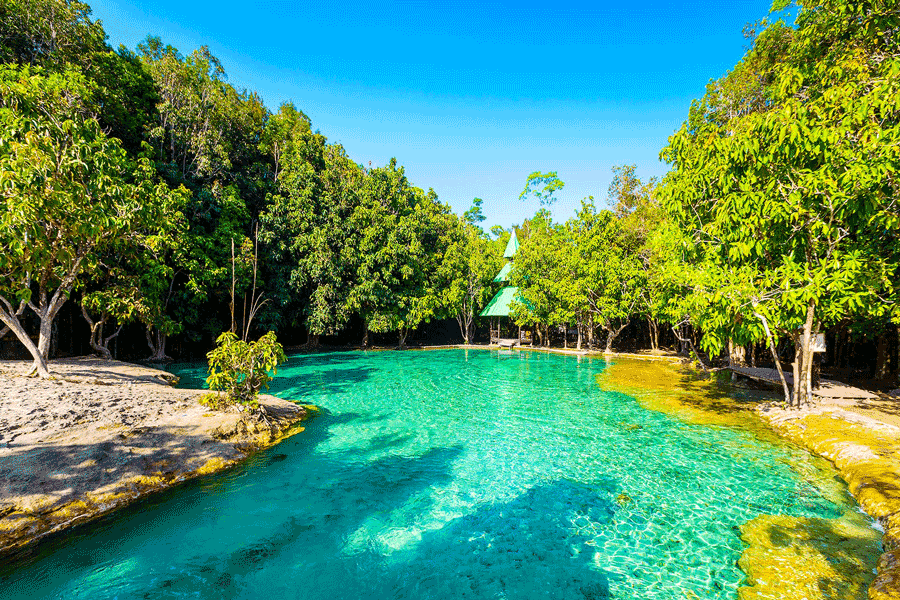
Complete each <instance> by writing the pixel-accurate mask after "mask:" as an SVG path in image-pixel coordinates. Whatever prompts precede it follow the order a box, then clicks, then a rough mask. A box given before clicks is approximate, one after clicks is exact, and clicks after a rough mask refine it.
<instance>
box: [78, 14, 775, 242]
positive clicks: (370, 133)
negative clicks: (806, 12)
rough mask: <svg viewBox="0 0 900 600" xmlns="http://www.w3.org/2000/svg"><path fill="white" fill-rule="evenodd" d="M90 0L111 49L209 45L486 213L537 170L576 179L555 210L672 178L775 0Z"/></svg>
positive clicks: (252, 82)
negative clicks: (710, 94)
mask: <svg viewBox="0 0 900 600" xmlns="http://www.w3.org/2000/svg"><path fill="white" fill-rule="evenodd" d="M88 2H89V3H90V4H91V6H92V7H93V9H94V16H95V17H96V18H99V19H101V20H102V21H103V25H104V27H105V29H106V31H107V33H108V34H109V41H110V43H111V44H113V45H114V46H118V45H119V44H125V45H126V46H128V47H130V48H134V47H135V46H136V45H137V43H138V42H140V41H141V40H142V39H143V38H145V37H146V36H147V34H153V35H159V36H161V37H162V38H163V41H165V42H166V43H169V44H172V45H173V46H175V47H177V48H178V49H179V50H180V51H181V52H182V53H184V54H187V53H189V52H190V51H191V50H193V49H194V48H196V47H198V46H200V45H204V44H205V45H208V46H209V47H210V49H211V50H212V52H213V54H215V55H216V56H218V57H219V59H220V60H221V61H222V63H223V65H224V67H225V69H226V71H227V73H228V76H229V81H230V82H231V83H232V84H233V85H234V86H235V87H238V88H248V89H252V90H256V91H257V92H259V93H260V94H261V95H262V97H263V99H264V100H265V102H266V104H267V105H268V106H269V108H270V109H273V110H274V109H277V107H278V105H279V104H280V103H281V102H283V101H285V100H292V101H293V102H294V103H295V104H296V105H297V107H298V108H300V109H301V110H303V111H304V112H305V113H306V114H308V115H309V116H310V118H311V119H312V121H313V127H314V128H316V129H319V130H320V131H321V132H322V133H323V134H325V135H326V136H327V137H328V139H329V140H331V141H334V142H340V143H341V144H343V145H344V147H345V148H346V149H347V152H348V153H349V155H350V156H351V157H352V158H353V159H354V160H355V161H356V162H359V163H362V164H368V163H369V162H370V161H371V163H372V164H373V165H382V164H385V163H386V162H387V161H388V160H389V159H390V158H391V157H392V156H395V157H397V159H398V161H399V162H400V164H402V165H404V166H405V167H406V173H407V176H408V177H409V179H410V181H411V182H412V183H413V184H414V185H416V186H418V187H421V188H424V189H428V188H429V187H431V188H434V190H435V191H436V192H437V193H438V195H439V197H440V198H441V199H442V200H444V201H445V202H448V203H449V204H450V205H451V206H452V207H453V209H454V210H455V211H456V212H460V213H461V212H462V211H464V210H465V209H466V208H468V207H469V206H470V204H471V201H472V198H474V197H476V196H478V197H481V198H483V199H484V212H485V214H486V216H487V221H486V223H485V225H488V226H490V225H493V224H500V225H503V226H509V225H510V224H512V223H514V222H516V223H518V222H521V221H522V219H523V218H525V217H527V216H529V215H531V214H533V212H534V210H535V208H536V204H535V203H533V202H531V203H523V202H521V201H519V200H518V195H519V192H521V190H522V188H523V186H524V183H525V178H526V177H527V176H528V174H529V173H531V172H532V171H536V170H541V171H548V170H555V171H558V173H559V176H560V178H561V179H562V180H563V181H565V182H566V187H565V189H564V190H563V192H562V193H561V194H560V196H559V198H560V200H559V202H558V203H557V205H556V207H555V208H554V211H553V212H554V216H555V217H556V218H557V219H560V220H564V219H566V218H568V217H569V216H571V215H572V214H573V210H574V208H575V207H576V206H577V205H578V202H579V200H580V199H581V198H583V197H585V196H588V195H593V196H594V197H595V198H597V199H598V200H601V201H605V199H606V190H607V187H608V186H609V182H610V180H611V178H612V176H611V173H610V169H611V167H612V166H613V165H617V164H627V163H636V164H637V166H638V173H639V175H641V176H642V177H649V176H653V175H656V176H660V175H662V174H663V173H665V171H666V165H664V164H662V163H660V162H659V158H658V156H659V150H660V149H661V148H662V147H663V146H664V145H665V143H666V139H667V138H668V136H669V135H670V134H671V133H672V132H673V131H675V130H676V129H677V128H678V127H679V126H680V124H681V123H682V122H683V121H684V120H685V118H686V117H687V111H688V107H689V105H690V102H691V100H692V99H694V98H699V97H701V96H702V95H703V92H704V86H705V85H706V83H707V82H708V81H709V80H710V79H712V78H717V77H719V76H721V75H723V74H724V73H725V72H726V71H727V70H728V69H730V68H731V67H732V66H734V64H735V63H736V62H737V61H738V60H740V58H741V56H742V55H743V53H744V51H745V46H746V44H747V40H745V39H744V38H743V36H742V29H743V26H744V24H746V23H748V22H751V21H756V20H758V19H760V18H762V17H765V16H766V14H767V12H768V9H769V6H770V5H771V0H718V1H715V2H714V1H707V2H700V1H677V0H675V1H672V2H659V1H654V0H647V1H645V2H643V3H640V4H636V5H630V3H628V2H615V3H604V2H594V3H586V4H577V3H565V2H548V3H543V4H540V5H531V4H527V3H523V2H509V3H496V2H483V1H477V2H476V1H474V0H468V1H462V2H454V1H452V0H451V1H445V2H425V1H422V0H415V1H405V2H396V3H382V2H376V1H368V2H356V1H355V0H351V1H342V2H328V1H324V0H287V1H285V0H268V1H262V0H261V1H258V2H241V3H230V2H205V1H200V0H180V1H177V2H169V1H162V0H155V1H154V0H149V1H145V2H137V1H134V0H131V1H117V2H116V1H110V0H93V1H91V0H88Z"/></svg>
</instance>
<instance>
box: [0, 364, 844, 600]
mask: <svg viewBox="0 0 900 600" xmlns="http://www.w3.org/2000/svg"><path fill="white" fill-rule="evenodd" d="M605 367H606V363H605V362H604V361H603V360H600V359H579V358H576V357H571V356H559V355H552V354H542V353H530V352H521V353H520V352H515V353H497V352H491V351H484V350H472V351H465V350H441V351H428V352H412V351H411V352H403V353H400V352H369V353H363V352H346V353H332V354H320V355H301V356H295V357H292V358H291V359H290V362H289V363H288V364H287V365H285V367H284V368H283V369H282V370H280V371H279V376H278V378H277V379H276V380H275V382H273V387H272V391H273V392H274V393H276V394H277V395H280V396H283V397H285V398H290V399H295V400H299V401H301V402H304V403H314V404H317V405H319V406H321V407H323V408H324V411H323V414H321V415H320V416H318V417H316V418H315V419H313V420H312V421H310V422H309V424H308V428H307V430H306V431H305V432H303V433H300V434H298V435H296V436H294V437H292V438H290V439H288V440H286V441H285V442H283V443H281V444H280V445H278V446H277V447H275V448H273V449H271V450H269V451H267V452H262V453H260V454H258V455H256V456H255V457H253V458H252V459H251V460H250V461H248V462H247V463H245V464H244V465H242V466H240V467H238V468H235V469H232V470H230V471H228V472H226V473H223V474H220V475H216V476H211V477H207V478H203V479H202V480H201V481H195V482H191V483H188V484H185V485H183V486H180V487H179V488H177V489H175V490H170V491H168V492H165V493H162V494H159V495H157V496H154V497H153V498H151V499H150V500H148V501H145V502H142V503H141V504H140V505H137V506H133V507H130V508H127V509H125V510H124V511H121V512H119V513H117V514H115V515H113V516H111V517H108V518H106V519H104V520H101V521H98V522H94V523H93V524H89V525H88V526H85V527H82V528H79V529H76V530H74V531H72V532H70V533H68V534H67V535H65V536H61V537H60V538H59V539H57V540H53V541H51V542H48V543H45V544H43V545H41V546H39V547H38V549H37V552H36V555H35V556H33V557H31V558H30V559H28V560H27V561H25V562H19V563H18V564H15V565H6V566H5V567H0V598H2V599H13V598H16V599H18V598H29V599H31V598H65V599H78V598H85V599H87V598H90V599H102V598H119V599H123V600H124V599H126V598H128V599H130V598H141V599H145V598H149V599H154V598H246V599H255V598H264V599H266V600H275V599H280V598H298V599H299V598H302V599H310V600H315V599H319V598H322V599H326V598H327V599H335V598H347V599H350V598H354V599H355V598H367V599H372V600H375V599H382V598H385V599H387V598H392V599H393V598H395V599H406V598H410V599H412V598H416V599H419V598H435V599H457V598H467V599H468V598H472V599H475V598H478V599H481V598H485V599H487V598H518V599H530V598H554V599H570V598H571V599H577V600H585V599H601V598H629V599H630V598H634V599H656V598H700V599H706V598H736V596H737V594H736V589H737V587H738V585H740V583H741V581H742V579H743V574H742V573H741V571H740V570H739V569H738V568H737V566H736V561H737V559H738V557H739V556H740V553H741V550H742V543H741V541H740V539H739V537H738V536H739V533H738V527H739V526H740V525H741V524H742V523H744V522H745V521H747V520H749V519H752V518H754V517H756V516H757V515H759V514H771V513H776V514H778V513H780V514H790V515H808V516H824V517H836V516H839V515H840V514H841V512H842V511H843V510H844V509H846V508H847V507H846V506H837V505H834V504H832V503H830V502H829V501H827V500H825V499H824V498H822V497H821V495H820V493H819V492H818V491H817V488H816V487H815V486H813V485H812V484H811V483H809V482H807V481H805V480H804V479H803V478H802V477H801V476H800V475H799V473H801V472H803V471H804V470H808V469H804V468H803V466H804V465H803V463H809V462H810V461H812V460H813V459H812V458H811V457H810V456H809V455H808V454H805V453H803V452H801V451H799V450H795V449H792V448H790V447H787V446H775V445H771V444H768V443H765V442H762V441H759V440H757V439H756V438H755V437H753V436H752V435H751V434H750V433H748V432H743V431H739V430H735V429H728V428H714V427H704V426H698V425H689V424H685V423H683V422H680V421H678V420H675V419H674V418H671V417H669V416H667V415H664V414H661V413H658V412H653V411H648V410H645V409H643V408H641V406H640V405H639V404H638V403H637V401H636V400H634V399H633V398H631V397H628V396H625V395H622V394H615V393H608V392H603V391H601V390H600V389H599V388H598V386H597V383H596V377H595V376H596V375H597V374H598V373H599V372H601V371H602V370H603V369H604V368H605ZM173 370H174V371H175V372H177V373H178V374H180V375H181V376H182V377H183V380H182V383H183V384H187V385H188V386H196V385H198V382H199V381H200V379H198V377H202V376H203V368H202V367H201V366H198V365H176V367H175V368H174V369H173Z"/></svg>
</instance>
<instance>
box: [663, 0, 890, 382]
mask: <svg viewBox="0 0 900 600" xmlns="http://www.w3.org/2000/svg"><path fill="white" fill-rule="evenodd" d="M864 4H866V6H865V7H863V5H862V4H859V3H851V2H846V1H840V0H826V1H820V2H804V3H803V5H802V10H801V12H800V14H799V16H798V18H797V28H796V29H790V28H787V27H786V26H785V25H784V24H782V23H780V22H779V23H774V24H771V25H770V26H769V27H768V28H767V29H766V30H764V31H763V32H761V33H760V35H759V36H758V37H757V38H756V40H755V42H754V46H753V48H752V49H751V50H750V52H749V53H748V54H747V56H746V57H745V58H744V60H743V61H742V62H741V64H739V65H738V66H737V67H736V68H735V69H734V70H733V71H732V72H731V73H729V75H727V76H726V77H725V78H724V79H723V80H721V81H719V82H716V83H715V84H713V85H711V86H710V89H709V90H708V91H707V95H706V96H705V97H704V98H703V100H702V101H700V102H697V103H695V104H694V105H693V106H692V108H691V112H690V115H689V119H688V122H687V123H685V124H684V125H683V126H682V128H681V129H680V130H679V131H678V132H677V133H676V134H675V135H673V136H672V137H671V138H670V140H669V145H668V146H667V147H666V148H665V149H664V150H663V152H662V157H663V158H664V159H665V160H667V161H668V162H669V163H670V164H671V165H672V167H673V169H672V172H671V173H670V174H669V175H667V177H666V179H665V180H664V182H663V184H662V186H661V189H660V196H661V198H662V201H663V204H664V206H665V207H666V208H667V209H668V210H669V212H670V213H671V214H672V215H673V217H674V218H675V219H676V221H677V223H678V224H679V226H680V227H681V228H682V229H683V230H684V231H685V232H686V233H687V234H688V235H689V237H690V240H691V247H690V249H689V260H690V261H691V262H692V263H694V264H696V265H698V267H699V269H700V270H701V271H702V272H703V273H705V274H706V275H707V277H706V278H705V279H706V280H707V283H705V284H703V283H701V284H700V285H697V286H695V289H694V293H695V294H698V295H700V296H701V297H702V300H701V301H700V302H699V303H698V306H703V305H705V306H706V307H707V308H706V309H704V310H700V311H698V314H697V315H696V318H697V324H699V325H700V326H701V327H703V329H704V331H705V332H706V335H705V336H704V338H703V343H704V345H705V346H706V347H707V348H708V349H709V350H711V351H717V350H718V349H719V348H721V347H723V345H724V344H725V342H726V341H727V340H728V339H744V340H748V339H760V338H761V337H762V336H763V335H764V333H763V328H762V327H761V324H762V322H763V321H764V320H765V321H768V323H769V324H771V325H772V328H773V330H775V331H776V334H778V335H781V336H788V337H791V338H792V339H794V341H795V345H797V347H798V349H799V350H798V358H797V361H798V363H801V362H802V365H803V367H802V369H803V370H804V373H805V372H806V369H807V366H808V364H809V362H810V360H811V359H810V353H809V351H808V340H809V339H810V337H811V336H812V335H814V334H815V333H816V332H818V331H820V330H821V329H822V328H823V327H829V326H831V325H834V324H836V323H838V322H840V321H841V320H842V319H845V318H849V317H852V316H854V315H866V317H867V318H871V317H877V316H879V315H884V314H885V313H887V312H891V313H893V314H895V315H896V314H897V310H896V307H897V302H896V294H897V290H896V288H895V286H894V283H893V282H894V278H895V274H896V272H897V265H898V258H900V256H898V250H897V248H898V245H897V241H898V232H900V212H898V208H897V204H896V201H895V198H896V196H897V191H898V190H897V185H896V183H895V181H896V169H897V156H896V147H897V145H898V142H900V119H898V117H900V112H898V104H897V97H898V90H900V58H897V57H898V50H900V47H898V41H897V40H896V39H894V38H892V37H887V36H883V35H881V34H880V33H879V32H880V31H883V30H884V29H883V28H884V27H888V26H890V25H891V24H892V23H893V24H894V26H896V14H895V11H893V12H892V11H891V10H889V9H888V8H887V7H886V5H882V4H878V3H875V4H871V5H869V3H864ZM747 81H749V82H752V85H750V86H747V85H744V83H743V82H747ZM710 274H713V275H714V276H715V278H716V279H715V281H709V277H708V276H709V275H710ZM801 330H802V336H801V335H800V334H798V333H797V332H798V331H801ZM801 337H802V338H803V339H802V340H801Z"/></svg>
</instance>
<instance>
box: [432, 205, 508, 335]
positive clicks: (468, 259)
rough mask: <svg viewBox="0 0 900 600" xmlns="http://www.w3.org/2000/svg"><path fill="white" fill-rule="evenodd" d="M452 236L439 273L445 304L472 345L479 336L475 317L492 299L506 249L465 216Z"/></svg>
mask: <svg viewBox="0 0 900 600" xmlns="http://www.w3.org/2000/svg"><path fill="white" fill-rule="evenodd" d="M482 220H483V218H482ZM449 237H450V239H451V240H452V241H450V242H449V244H448V246H447V249H446V251H445V252H444V256H443V261H442V262H441V265H440V267H439V270H438V279H439V284H438V287H439V289H440V294H441V304H442V306H443V308H444V309H445V310H446V311H447V312H448V313H449V314H450V315H452V316H453V317H454V318H455V319H456V322H457V323H458V324H459V332H460V334H461V335H462V337H463V341H464V342H465V343H466V344H470V343H472V340H473V337H474V334H475V316H476V315H477V314H478V311H479V310H480V309H481V308H482V307H483V306H484V305H485V304H486V303H487V301H488V300H489V299H490V294H491V292H492V289H491V285H490V284H491V281H493V279H494V277H495V276H496V274H497V272H498V270H499V269H500V266H501V264H502V259H501V252H502V249H501V248H499V247H498V246H497V245H496V244H493V243H491V241H490V240H488V239H487V238H486V237H485V236H484V234H483V233H481V229H480V228H479V227H477V225H475V224H474V223H472V222H471V220H469V219H466V218H465V217H463V220H460V221H459V222H457V224H456V227H455V228H454V229H453V230H452V234H451V235H449Z"/></svg>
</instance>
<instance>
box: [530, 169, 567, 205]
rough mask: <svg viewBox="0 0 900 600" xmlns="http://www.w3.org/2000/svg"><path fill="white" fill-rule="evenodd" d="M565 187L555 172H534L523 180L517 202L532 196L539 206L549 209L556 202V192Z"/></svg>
mask: <svg viewBox="0 0 900 600" xmlns="http://www.w3.org/2000/svg"><path fill="white" fill-rule="evenodd" d="M541 186H543V187H541ZM565 186H566V184H565V182H564V181H563V180H562V179H560V178H559V177H558V176H557V174H556V171H548V172H547V173H541V172H540V171H535V172H534V173H532V174H531V175H529V176H528V178H527V179H526V180H525V189H523V190H522V193H521V194H519V200H526V199H527V198H528V197H529V196H534V197H535V198H537V199H538V200H539V201H540V204H541V206H545V207H548V208H549V207H550V206H553V204H554V203H555V202H556V192H558V191H559V190H561V189H563V188H564V187H565Z"/></svg>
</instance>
